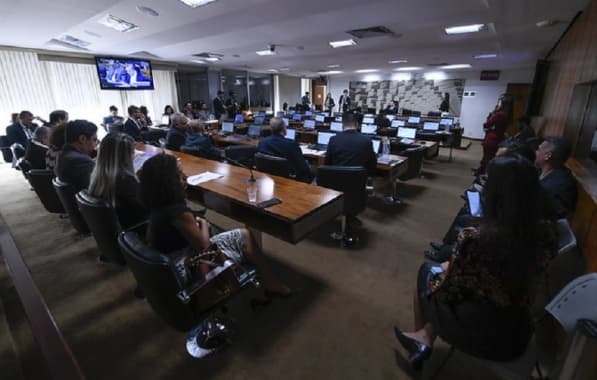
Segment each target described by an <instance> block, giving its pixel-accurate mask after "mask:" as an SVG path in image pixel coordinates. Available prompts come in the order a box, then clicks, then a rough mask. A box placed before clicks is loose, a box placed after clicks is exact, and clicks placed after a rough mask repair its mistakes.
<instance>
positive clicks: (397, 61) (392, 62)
mask: <svg viewBox="0 0 597 380" xmlns="http://www.w3.org/2000/svg"><path fill="white" fill-rule="evenodd" d="M407 62H408V60H406V59H398V60H396V61H389V62H388V63H391V64H394V63H407Z"/></svg>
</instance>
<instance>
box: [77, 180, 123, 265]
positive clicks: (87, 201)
mask: <svg viewBox="0 0 597 380" xmlns="http://www.w3.org/2000/svg"><path fill="white" fill-rule="evenodd" d="M76 200H77V205H78V206H79V211H80V212H81V215H83V219H85V222H86V223H87V225H88V226H89V229H90V230H91V234H92V235H93V237H94V238H95V242H96V243H97V247H98V248H99V250H100V252H101V254H100V257H99V259H100V261H102V262H110V263H114V264H119V265H124V264H125V261H124V257H123V256H122V253H121V252H120V247H119V246H118V234H120V232H121V231H122V228H121V227H120V223H119V221H118V216H117V215H116V211H115V210H114V208H113V207H112V206H110V205H109V204H107V203H106V202H104V201H103V200H101V199H98V198H95V197H93V196H91V195H89V194H88V193H87V191H85V190H82V191H79V192H78V193H77V195H76Z"/></svg>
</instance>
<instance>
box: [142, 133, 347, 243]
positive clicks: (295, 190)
mask: <svg viewBox="0 0 597 380" xmlns="http://www.w3.org/2000/svg"><path fill="white" fill-rule="evenodd" d="M136 149H138V150H141V151H144V152H145V154H147V155H150V156H153V155H156V154H159V153H161V152H162V149H160V148H156V147H154V146H151V145H145V144H137V146H136ZM166 153H168V154H172V155H174V156H176V157H177V158H179V159H180V164H181V167H182V170H183V172H184V173H185V174H186V175H187V176H191V175H195V174H200V173H203V172H206V171H210V172H213V173H219V174H222V175H223V176H224V177H222V178H219V179H214V180H211V181H208V182H204V183H201V184H199V185H197V186H188V188H187V194H188V197H189V199H191V200H193V201H197V202H199V203H202V204H203V205H205V206H206V207H207V208H209V209H211V210H214V211H216V212H218V213H220V214H222V215H225V216H227V217H230V218H232V219H235V220H237V221H239V222H241V223H244V224H245V225H246V226H247V227H250V228H252V229H255V230H258V231H261V232H265V233H267V234H269V235H272V236H275V237H277V238H279V239H282V240H285V241H287V242H290V243H293V244H296V243H298V242H299V241H301V240H302V239H303V238H304V237H305V236H307V235H308V234H309V233H310V232H312V231H314V230H316V229H317V228H318V227H319V226H320V225H321V224H323V223H325V222H327V221H329V220H331V219H333V218H335V217H336V216H338V215H339V214H340V213H341V212H342V207H343V202H344V195H343V194H342V193H341V192H337V191H334V190H330V189H326V188H324V187H320V186H314V185H308V184H306V183H303V182H298V181H294V180H292V179H288V178H283V177H277V176H273V175H269V174H265V173H261V172H258V171H253V172H254V174H255V178H256V179H257V186H258V191H257V202H261V201H265V200H268V199H271V198H273V197H276V198H279V199H280V200H281V201H282V203H280V204H277V205H274V206H271V207H268V208H265V209H262V208H258V207H256V205H255V204H252V203H249V202H248V199H247V190H246V187H247V179H249V176H250V175H249V171H248V170H247V169H244V168H241V167H237V166H232V165H228V164H225V163H221V162H217V161H212V160H207V159H203V158H200V157H195V156H191V155H188V154H184V153H179V152H174V151H168V150H166Z"/></svg>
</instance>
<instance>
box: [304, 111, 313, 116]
mask: <svg viewBox="0 0 597 380" xmlns="http://www.w3.org/2000/svg"><path fill="white" fill-rule="evenodd" d="M311 115H313V112H312V111H305V116H311Z"/></svg>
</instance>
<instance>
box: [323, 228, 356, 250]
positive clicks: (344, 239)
mask: <svg viewBox="0 0 597 380" xmlns="http://www.w3.org/2000/svg"><path fill="white" fill-rule="evenodd" d="M330 236H331V238H332V239H334V240H339V241H340V245H341V246H342V247H350V246H353V245H355V244H356V243H358V242H359V238H358V237H356V236H351V235H347V234H346V233H341V232H334V233H332V234H331V235H330Z"/></svg>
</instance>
